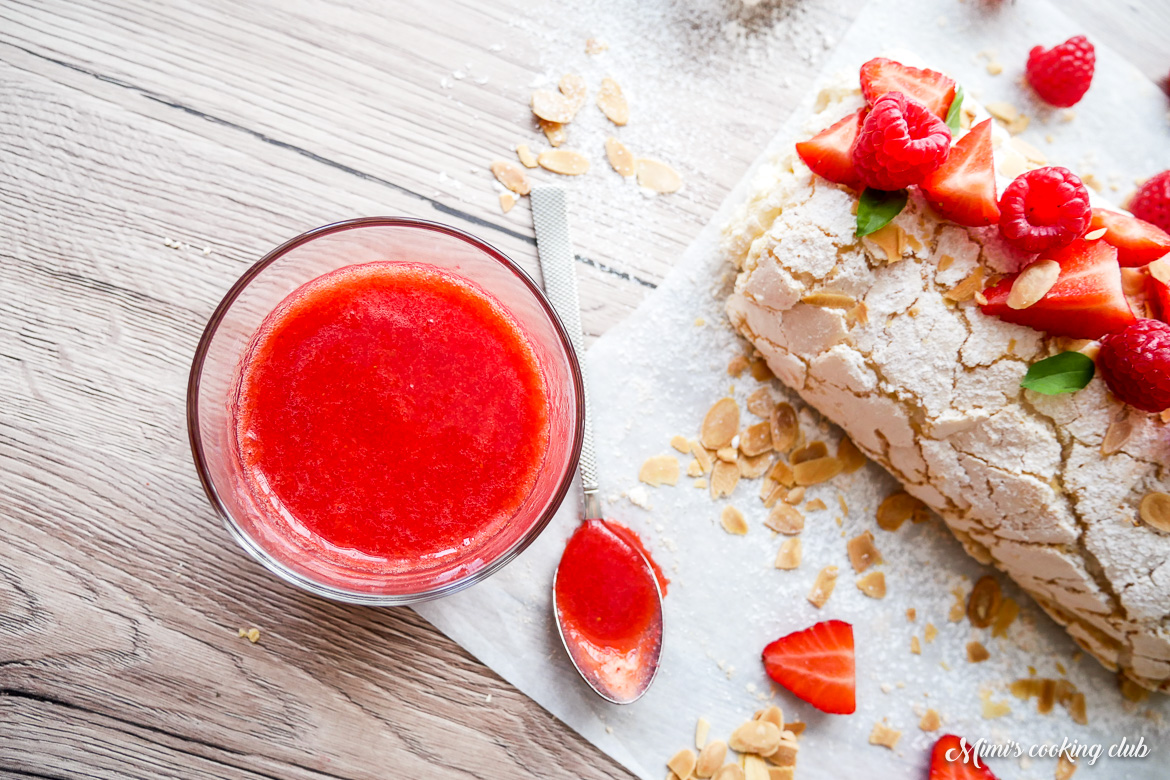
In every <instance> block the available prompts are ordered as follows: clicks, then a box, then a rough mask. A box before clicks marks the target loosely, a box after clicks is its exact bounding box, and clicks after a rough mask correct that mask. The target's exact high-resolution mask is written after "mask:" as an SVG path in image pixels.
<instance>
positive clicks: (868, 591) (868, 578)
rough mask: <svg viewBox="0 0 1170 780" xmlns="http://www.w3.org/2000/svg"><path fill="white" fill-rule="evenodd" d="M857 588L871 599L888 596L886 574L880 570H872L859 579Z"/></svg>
mask: <svg viewBox="0 0 1170 780" xmlns="http://www.w3.org/2000/svg"><path fill="white" fill-rule="evenodd" d="M857 589H858V590H860V591H861V592H862V593H864V594H865V595H867V596H869V597H870V598H871V599H884V598H885V597H886V575H885V574H884V573H883V572H880V571H871V572H870V573H869V574H867V575H865V576H864V577H862V578H861V579H859V580H858V581H857Z"/></svg>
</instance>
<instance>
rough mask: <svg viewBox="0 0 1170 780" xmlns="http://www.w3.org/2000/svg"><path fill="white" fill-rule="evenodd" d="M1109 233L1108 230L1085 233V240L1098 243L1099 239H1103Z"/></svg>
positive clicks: (1101, 229)
mask: <svg viewBox="0 0 1170 780" xmlns="http://www.w3.org/2000/svg"><path fill="white" fill-rule="evenodd" d="M1108 232H1109V230H1108V229H1107V228H1100V229H1099V230H1094V231H1093V232H1091V233H1085V240H1086V241H1096V240H1097V239H1098V238H1101V237H1102V236H1104V235H1105V234H1106V233H1108Z"/></svg>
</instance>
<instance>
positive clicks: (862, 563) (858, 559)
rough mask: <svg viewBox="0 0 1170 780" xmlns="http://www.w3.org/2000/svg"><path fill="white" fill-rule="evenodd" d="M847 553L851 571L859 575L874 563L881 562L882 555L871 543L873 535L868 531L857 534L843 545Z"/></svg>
mask: <svg viewBox="0 0 1170 780" xmlns="http://www.w3.org/2000/svg"><path fill="white" fill-rule="evenodd" d="M845 548H846V550H848V552H849V563H850V564H852V566H853V571H855V572H857V573H858V574H860V573H861V572H863V571H865V570H866V569H868V568H869V567H870V566H872V565H874V564H875V563H881V562H882V555H881V553H879V552H878V549H877V547H875V546H874V543H873V534H872V533H870V532H869V531H865V532H864V533H861V534H858V535H857V536H855V537H853V538H852V539H850V540H849V542H848V543H847V544H846V545H845Z"/></svg>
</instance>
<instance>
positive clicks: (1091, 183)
mask: <svg viewBox="0 0 1170 780" xmlns="http://www.w3.org/2000/svg"><path fill="white" fill-rule="evenodd" d="M1081 182H1082V183H1084V185H1085V186H1086V187H1088V188H1089V189H1091V190H1096V191H1097V192H1100V191H1101V180H1100V179H1098V178H1097V177H1096V176H1095V175H1094V174H1092V173H1086V174H1084V175H1083V176H1081Z"/></svg>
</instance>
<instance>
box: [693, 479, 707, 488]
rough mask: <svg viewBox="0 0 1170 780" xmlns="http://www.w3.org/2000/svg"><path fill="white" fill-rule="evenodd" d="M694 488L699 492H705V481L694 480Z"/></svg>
mask: <svg viewBox="0 0 1170 780" xmlns="http://www.w3.org/2000/svg"><path fill="white" fill-rule="evenodd" d="M695 487H697V488H698V489H699V490H706V489H707V480H705V479H696V480H695Z"/></svg>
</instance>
